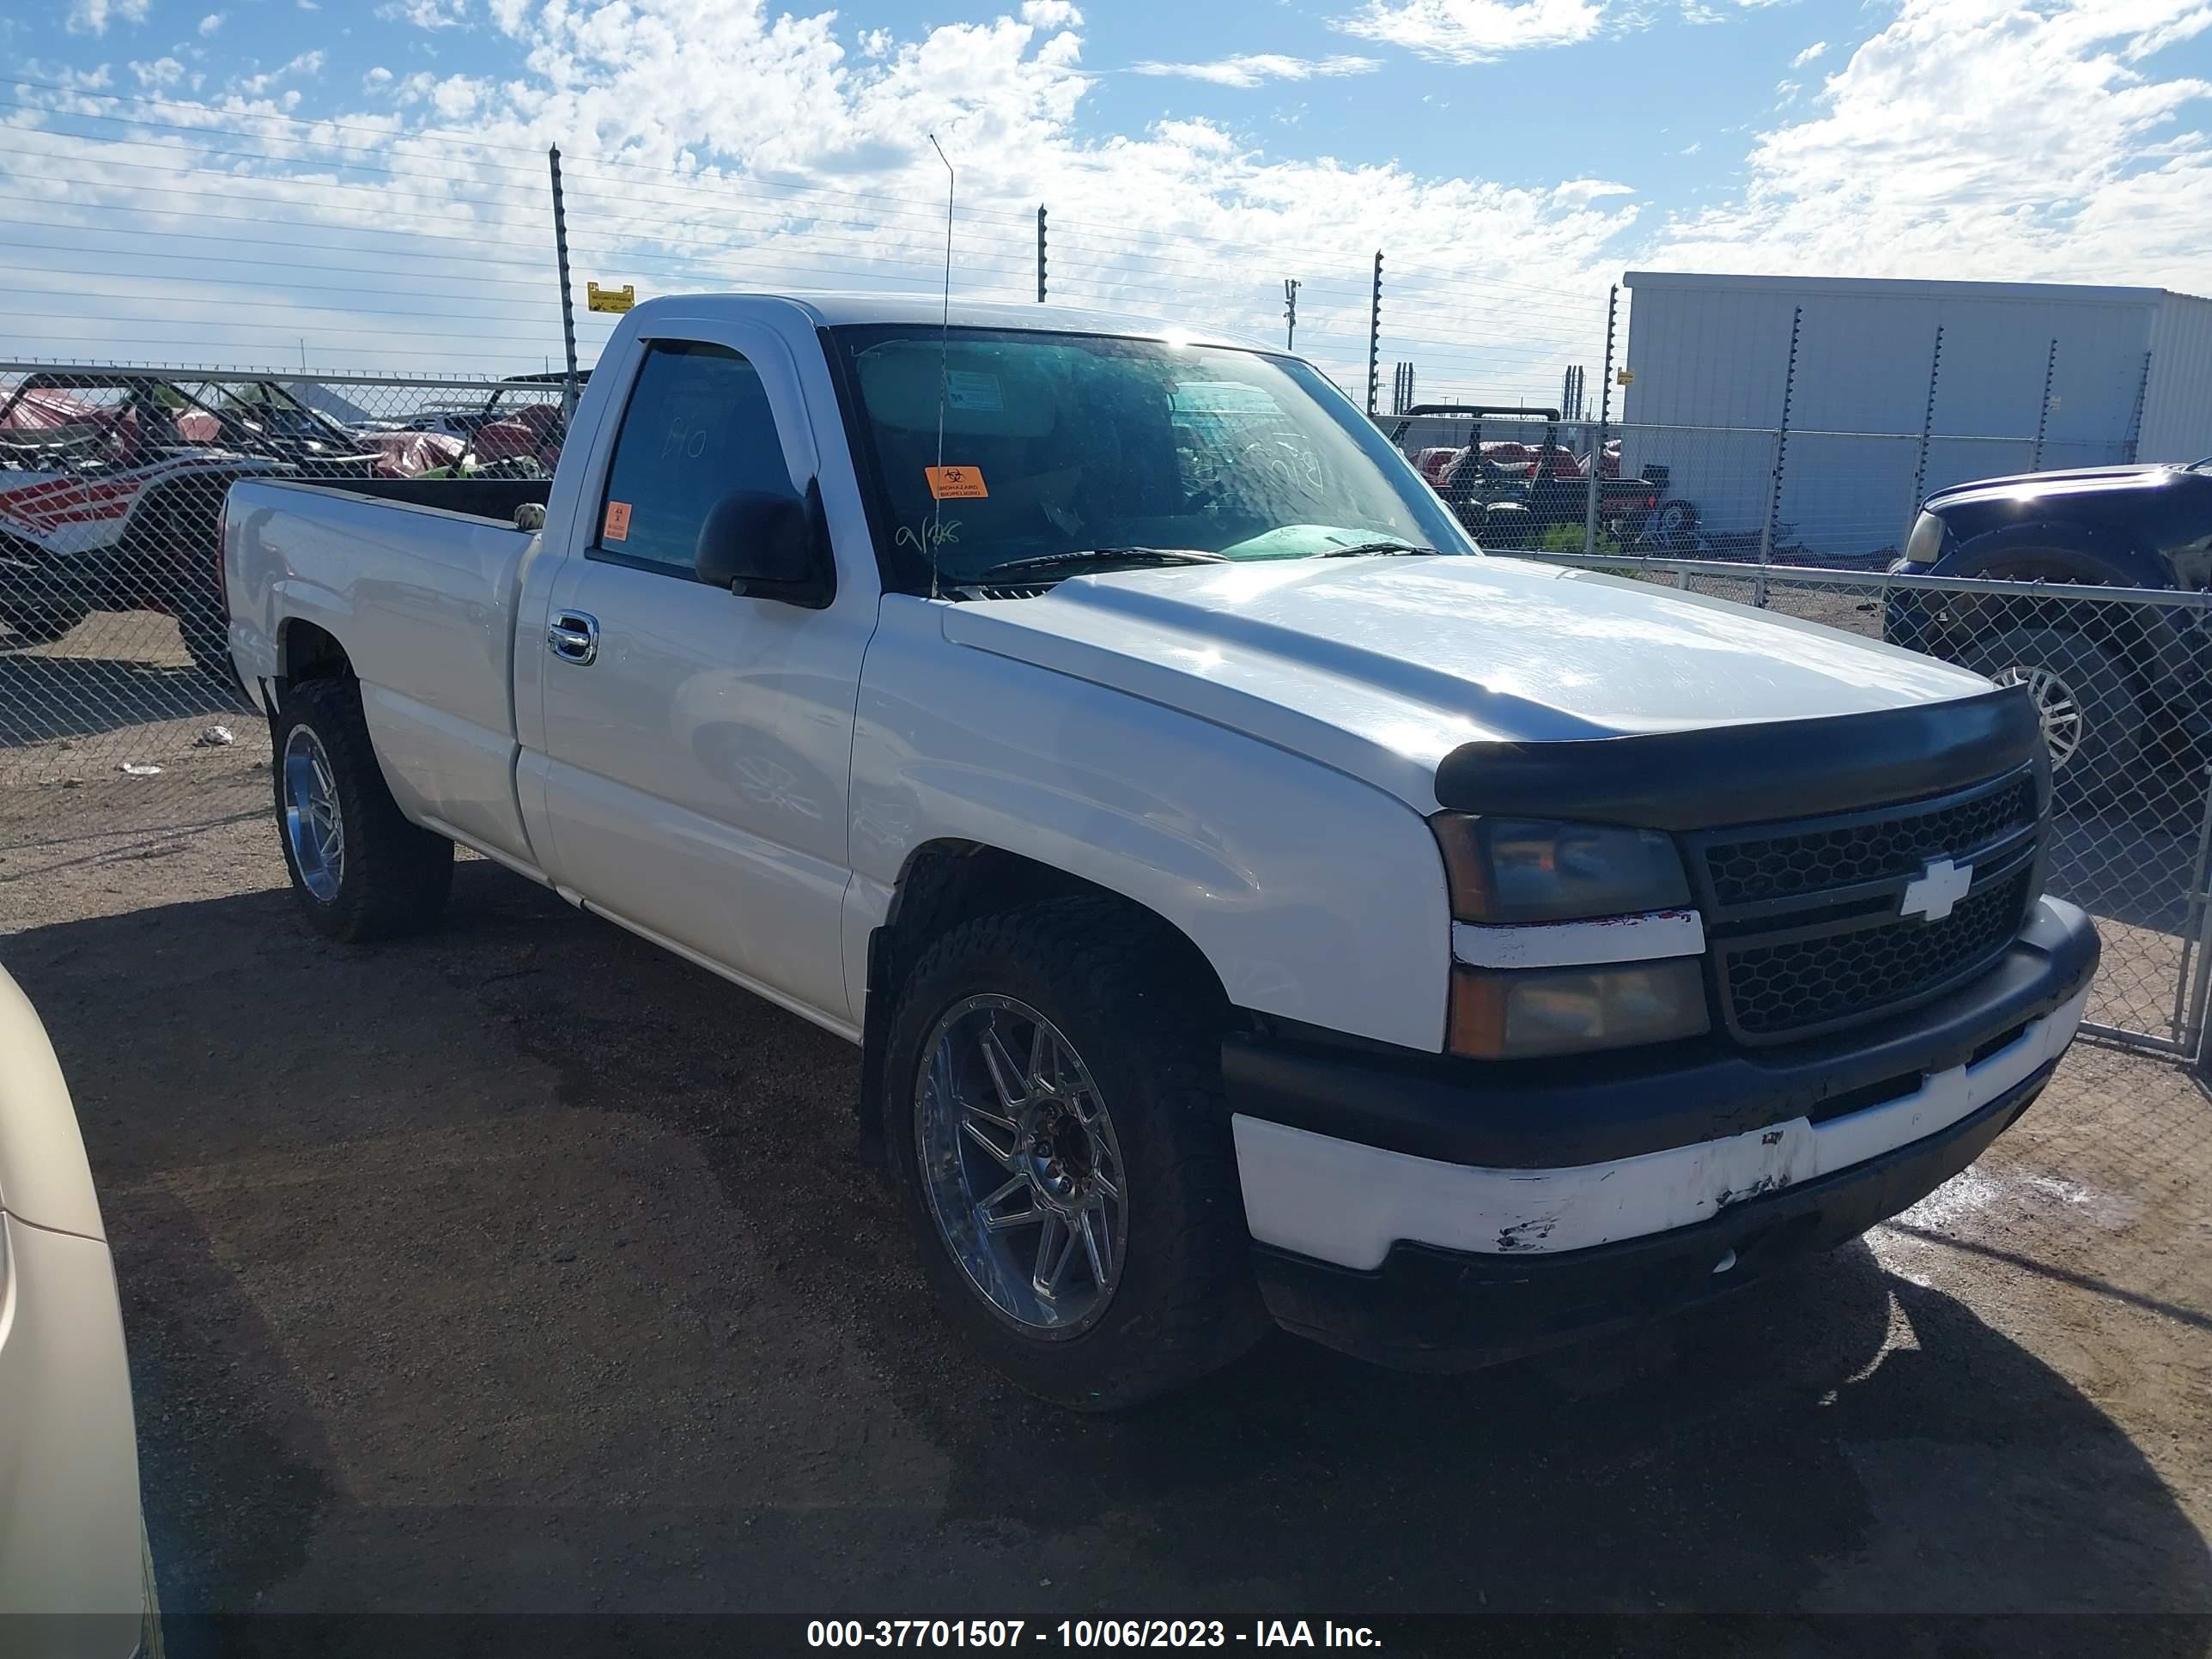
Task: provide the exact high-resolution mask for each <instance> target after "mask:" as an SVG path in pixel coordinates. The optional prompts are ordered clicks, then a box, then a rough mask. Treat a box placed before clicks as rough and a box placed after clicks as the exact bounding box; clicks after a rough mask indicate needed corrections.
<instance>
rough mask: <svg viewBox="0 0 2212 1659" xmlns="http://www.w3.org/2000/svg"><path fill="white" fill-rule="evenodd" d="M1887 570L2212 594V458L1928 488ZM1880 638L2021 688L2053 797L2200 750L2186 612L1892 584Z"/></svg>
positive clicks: (2211, 643)
mask: <svg viewBox="0 0 2212 1659" xmlns="http://www.w3.org/2000/svg"><path fill="white" fill-rule="evenodd" d="M1890 569H1891V570H1892V571H1893V572H1905V573H1909V574H1916V575H1935V576H1960V577H1973V578H1988V579H1998V580H2008V581H2025V582H2048V583H2062V582H2063V583H2090V584H2094V585H2097V586H2112V587H2133V588H2172V589H2179V590H2181V591H2184V592H2202V591H2204V590H2205V589H2206V588H2208V587H2212V459H2207V460H2203V461H2198V462H2196V463H2195V464H2194V465H2189V466H2148V465H2146V466H2109V467H2093V468H2085V469H2082V470H2081V471H2068V472H2033V473H2024V474H2021V476H2019V477H2009V478H1984V479H1981V480H1979V481H1978V482H1976V483H1964V484H1959V485H1956V486H1954V488H1952V489H1942V490H1938V491H1937V492H1936V494H1935V495H1930V496H1929V498H1928V500H1927V501H1926V502H1925V503H1924V504H1923V507H1922V508H1921V511H1920V515H1919V517H1918V519H1917V520H1916V521H1915V522H1914V524H1913V526H1912V532H1911V536H1910V537H1909V538H1907V539H1906V542H1905V555H1904V556H1903V557H1902V558H1900V559H1899V560H1898V561H1897V562H1895V563H1893V564H1892V565H1891V566H1890ZM1883 635H1884V637H1886V638H1887V639H1888V640H1890V641H1893V642H1894V643H1896V644H1899V645H1904V646H1909V647H1911V648H1912V649H1914V650H1916V651H1925V652H1928V653H1930V654H1932V655H1935V656H1938V657H1942V658H1945V659H1948V660H1950V661H1953V662H1956V663H1960V664H1961V665H1964V666H1966V667H1969V668H1972V669H1975V670H1978V671H1980V672H1982V673H1984V674H1987V675H1988V676H1989V677H1990V678H1991V679H1994V680H1996V681H1997V682H1999V683H2000V684H2024V685H2026V686H2027V687H2028V689H2029V690H2030V692H2031V693H2032V695H2033V696H2034V698H2035V702H2036V706H2037V708H2039V710H2040V711H2041V713H2042V715H2043V721H2044V733H2045V738H2046V739H2047V741H2048V742H2049V744H2050V746H2051V765H2052V769H2053V773H2054V784H2055V786H2056V787H2057V792H2058V794H2059V796H2060V798H2061V799H2062V800H2068V799H2070V800H2072V801H2075V802H2078V803H2086V802H2087V801H2089V800H2090V799H2092V798H2093V797H2097V796H2100V795H2102V796H2106V797H2109V796H2112V795H2113V794H2114V793H2117V792H2118V791H2119V790H2120V789H2122V788H2123V787H2132V788H2135V789H2137V790H2140V789H2142V787H2144V784H2145V781H2146V780H2147V779H2148V778H2149V777H2151V776H2153V775H2160V774H2162V773H2164V772H2165V770H2166V769H2164V768H2157V767H2154V768H2153V769H2150V770H2148V771H2147V770H2146V769H2145V763H2146V761H2154V760H2155V758H2156V757H2154V756H2153V755H2152V754H2151V753H2150V752H2149V751H2151V750H2154V748H2159V747H2161V746H2163V747H2168V748H2170V747H2173V746H2177V745H2178V746H2180V747H2181V748H2183V749H2184V750H2185V751H2186V752H2187V753H2190V754H2193V755H2203V754H2206V753H2212V695H2208V689H2207V674H2206V670H2207V668H2208V667H2212V636H2208V634H2207V630H2206V625H2205V618H2204V617H2203V613H2201V612H2199V611H2194V610H2185V609H2182V608H2179V607H2173V608H2168V607H2166V606H2162V605H2132V604H2126V603H2122V602H2118V601H2115V602H2112V603H2108V604H2082V603H2078V602H2075V603H2069V602H2067V601H2066V600H2065V599H2059V598H2053V599H2043V598H2041V597H2039V596H2037V595H2035V594H2033V593H2021V594H2014V595H2009V596H2006V595H1990V596H1987V597H1984V596H1980V595H1976V596H1972V597H1962V596H1960V595H1957V594H1952V593H1946V592H1940V591H1928V590H1917V589H1896V590H1893V591H1892V592H1891V593H1890V596H1889V601H1888V605H1887V607H1886V611H1885V615H1884V618H1883ZM2131 780H2132V781H2131Z"/></svg>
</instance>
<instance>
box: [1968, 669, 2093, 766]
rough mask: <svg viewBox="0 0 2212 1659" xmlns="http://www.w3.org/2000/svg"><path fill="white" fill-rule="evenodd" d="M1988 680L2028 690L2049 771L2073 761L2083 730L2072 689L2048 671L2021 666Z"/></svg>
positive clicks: (2076, 698)
mask: <svg viewBox="0 0 2212 1659" xmlns="http://www.w3.org/2000/svg"><path fill="white" fill-rule="evenodd" d="M1990 678H1991V679H1992V680H1994V681H1995V682H1996V684H1999V685H2024V686H2026V687H2027V695H2028V699H2029V701H2031V702H2033V703H2034V704H2035V713H2036V716H2037V718H2038V719H2039V720H2042V722H2043V741H2044V743H2045V745H2046V746H2047V747H2048V748H2049V749H2050V750H2051V770H2052V771H2054V772H2056V771H2057V770H2058V769H2059V768H2060V767H2062V766H2063V765H2065V764H2066V763H2067V762H2068V761H2070V760H2072V759H2073V758H2074V755H2075V750H2079V749H2080V748H2081V739H2082V737H2083V736H2084V735H2085V729H2084V720H2083V716H2082V714H2081V700H2080V699H2079V698H2078V697H2076V696H2075V695H2074V691H2073V688H2072V687H2070V686H2069V685H2068V684H2066V682H2065V681H2063V680H2062V679H2060V678H2058V676H2057V675H2056V674H2054V673H2052V672H2051V671H2050V670H2049V669H2047V668H2031V667H2029V666H2027V665H2025V664H2022V663H2014V664H2012V665H2009V666H2008V667H2004V668H2000V669H1999V670H1997V671H1996V673H1995V674H1993V675H1991V676H1990Z"/></svg>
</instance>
